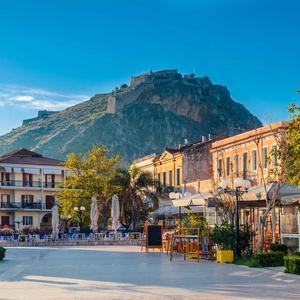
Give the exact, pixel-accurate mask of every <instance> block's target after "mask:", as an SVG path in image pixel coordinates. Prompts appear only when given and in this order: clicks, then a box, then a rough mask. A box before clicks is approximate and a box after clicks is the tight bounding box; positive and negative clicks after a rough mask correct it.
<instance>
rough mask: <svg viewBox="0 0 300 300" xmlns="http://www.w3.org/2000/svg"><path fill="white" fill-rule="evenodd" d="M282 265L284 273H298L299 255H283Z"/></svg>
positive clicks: (299, 268) (299, 272) (299, 266)
mask: <svg viewBox="0 0 300 300" xmlns="http://www.w3.org/2000/svg"><path fill="white" fill-rule="evenodd" d="M284 266H285V272H286V273H292V274H298V275H300V256H297V255H291V256H285V257H284Z"/></svg>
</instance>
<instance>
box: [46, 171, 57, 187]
mask: <svg viewBox="0 0 300 300" xmlns="http://www.w3.org/2000/svg"><path fill="white" fill-rule="evenodd" d="M45 187H47V188H54V187H55V175H53V174H45Z"/></svg>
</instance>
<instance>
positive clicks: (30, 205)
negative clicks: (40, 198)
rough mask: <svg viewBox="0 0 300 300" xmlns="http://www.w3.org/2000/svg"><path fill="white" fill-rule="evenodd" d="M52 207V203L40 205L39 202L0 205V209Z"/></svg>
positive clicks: (40, 208) (3, 203) (4, 203)
mask: <svg viewBox="0 0 300 300" xmlns="http://www.w3.org/2000/svg"><path fill="white" fill-rule="evenodd" d="M53 206H54V203H40V202H32V203H26V202H2V203H0V208H3V209H16V210H19V209H38V210H42V209H51V208H52V207H53Z"/></svg>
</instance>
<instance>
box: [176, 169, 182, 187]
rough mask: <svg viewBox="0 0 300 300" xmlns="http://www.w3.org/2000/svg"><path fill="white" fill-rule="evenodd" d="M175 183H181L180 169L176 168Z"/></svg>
mask: <svg viewBox="0 0 300 300" xmlns="http://www.w3.org/2000/svg"><path fill="white" fill-rule="evenodd" d="M176 184H177V186H179V185H180V184H181V183H180V169H179V168H178V169H177V170H176Z"/></svg>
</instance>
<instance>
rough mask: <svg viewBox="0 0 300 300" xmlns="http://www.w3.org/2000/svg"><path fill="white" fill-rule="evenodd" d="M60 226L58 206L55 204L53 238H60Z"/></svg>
mask: <svg viewBox="0 0 300 300" xmlns="http://www.w3.org/2000/svg"><path fill="white" fill-rule="evenodd" d="M58 226H59V216H58V207H57V205H54V206H53V207H52V238H53V239H54V240H58Z"/></svg>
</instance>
